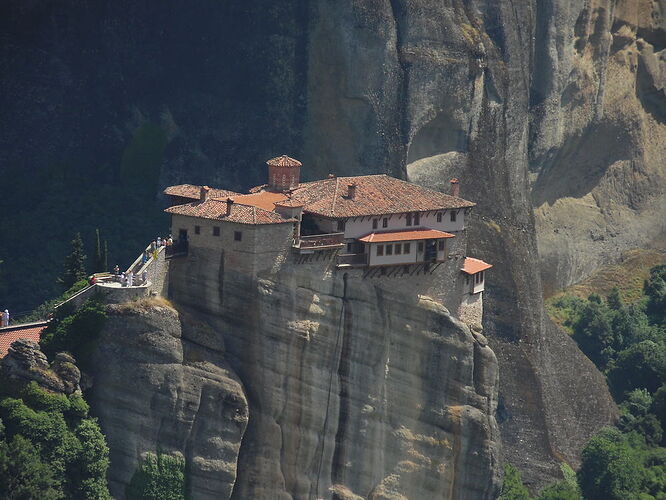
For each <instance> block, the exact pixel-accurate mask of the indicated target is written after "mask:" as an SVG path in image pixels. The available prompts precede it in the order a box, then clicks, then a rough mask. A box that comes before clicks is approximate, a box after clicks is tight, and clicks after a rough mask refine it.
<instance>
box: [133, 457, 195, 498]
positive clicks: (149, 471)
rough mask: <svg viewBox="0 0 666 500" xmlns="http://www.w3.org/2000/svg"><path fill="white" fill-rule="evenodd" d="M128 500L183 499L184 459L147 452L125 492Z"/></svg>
mask: <svg viewBox="0 0 666 500" xmlns="http://www.w3.org/2000/svg"><path fill="white" fill-rule="evenodd" d="M125 493H126V496H127V499H128V500H184V499H185V460H184V459H182V458H180V457H175V456H172V455H166V454H164V453H161V452H159V451H158V452H157V455H155V454H153V453H148V455H147V456H146V458H145V460H144V461H143V463H141V464H140V465H139V468H138V469H137V470H136V472H135V473H134V476H132V480H131V482H130V484H129V485H128V487H127V491H126V492H125Z"/></svg>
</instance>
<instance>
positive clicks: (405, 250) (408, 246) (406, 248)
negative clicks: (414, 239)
mask: <svg viewBox="0 0 666 500" xmlns="http://www.w3.org/2000/svg"><path fill="white" fill-rule="evenodd" d="M409 252H411V244H410V243H405V244H404V245H403V246H402V253H409Z"/></svg>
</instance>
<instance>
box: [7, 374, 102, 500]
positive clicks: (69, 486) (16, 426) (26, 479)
mask: <svg viewBox="0 0 666 500" xmlns="http://www.w3.org/2000/svg"><path fill="white" fill-rule="evenodd" d="M108 466H109V460H108V448H107V446H106V442H105V440H104V436H103V435H102V433H101V432H100V430H99V426H98V424H97V421H96V420H95V419H92V418H90V417H89V416H88V405H87V404H86V403H85V401H84V400H83V398H81V396H79V395H74V394H73V395H71V396H69V397H67V396H64V395H60V394H51V393H49V392H47V391H45V390H44V389H41V388H40V387H39V386H38V385H37V384H36V383H35V382H31V383H29V384H27V385H25V386H23V387H20V388H19V387H16V386H12V387H2V388H0V498H6V499H17V500H18V499H31V498H39V499H49V500H50V499H61V498H82V499H96V500H97V499H110V498H111V496H110V495H109V491H108V487H107V481H106V471H107V469H108Z"/></svg>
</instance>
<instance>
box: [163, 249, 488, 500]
mask: <svg viewBox="0 0 666 500" xmlns="http://www.w3.org/2000/svg"><path fill="white" fill-rule="evenodd" d="M218 252H219V250H218ZM191 257H192V258H191V259H182V260H174V261H172V265H171V271H170V289H171V290H172V292H173V294H174V300H175V301H176V302H177V303H178V304H179V307H184V308H185V309H186V310H188V311H189V312H190V313H191V314H193V315H196V316H197V317H198V318H200V319H202V320H205V321H206V322H208V323H209V324H210V325H211V326H212V327H213V330H215V331H217V332H220V334H222V335H223V337H224V343H225V349H226V356H227V359H228V360H229V362H230V364H231V365H232V366H233V368H234V370H235V372H236V373H237V374H238V376H239V378H240V379H241V380H242V382H243V386H244V388H245V391H246V394H247V399H248V404H249V425H248V428H247V431H246V433H245V435H244V437H243V443H242V446H241V449H240V456H239V464H238V478H237V482H236V485H235V487H234V491H233V495H232V498H234V499H246V498H271V499H274V498H275V499H277V498H285V499H286V498H293V499H313V498H341V499H342V498H368V499H377V500H378V499H398V498H431V499H449V498H451V499H452V498H459V499H475V500H476V499H484V498H488V499H489V498H494V496H495V494H496V493H497V491H498V486H499V480H500V467H499V460H500V439H499V430H498V427H497V423H496V421H495V409H496V404H497V384H498V368H497V361H496V358H495V355H494V353H493V352H492V350H491V349H490V348H489V347H488V345H487V342H486V340H485V339H484V337H483V336H482V335H480V334H472V333H471V332H470V330H469V328H468V327H467V326H466V325H464V324H462V323H460V322H459V321H458V320H457V319H455V318H454V317H452V316H451V315H450V314H449V312H448V310H447V309H446V308H444V306H442V305H441V304H439V303H438V302H436V301H434V300H432V299H430V298H428V297H425V296H419V294H418V293H417V292H416V290H417V289H418V288H416V287H414V284H413V283H412V284H411V285H410V284H409V283H410V281H409V279H408V278H405V279H404V280H402V281H401V280H400V279H399V278H398V279H395V280H390V279H389V280H384V279H376V280H375V279H365V280H364V279H362V277H361V275H362V273H360V274H357V275H352V273H351V272H350V273H349V275H348V276H345V275H344V274H343V273H342V272H340V271H335V270H334V261H330V260H329V261H328V262H327V261H326V260H325V259H317V260H314V259H313V262H310V263H301V264H296V263H294V257H293V256H292V255H291V254H289V253H288V254H287V255H286V256H285V258H284V259H276V260H275V261H274V260H273V259H271V262H275V264H274V266H272V268H271V267H269V268H268V269H267V270H265V271H262V272H261V273H260V277H259V279H258V280H251V279H248V278H247V276H246V275H244V274H241V273H238V272H236V271H235V270H234V269H233V268H232V267H231V266H228V265H225V266H224V268H223V269H222V267H221V268H220V270H219V272H218V269H216V268H214V267H211V268H209V269H208V270H207V272H206V273H204V274H199V273H197V272H196V269H197V266H200V265H202V263H203V262H209V263H213V262H220V257H219V255H217V254H216V253H215V252H213V251H211V252H208V253H206V252H204V251H203V250H201V251H200V252H199V253H197V254H196V255H194V256H191ZM329 259H330V257H329ZM267 262H268V261H267ZM191 276H196V279H189V277H191Z"/></svg>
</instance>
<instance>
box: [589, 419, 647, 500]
mask: <svg viewBox="0 0 666 500" xmlns="http://www.w3.org/2000/svg"><path fill="white" fill-rule="evenodd" d="M581 458H582V463H581V467H580V470H579V471H578V482H579V484H580V488H581V491H582V493H583V496H584V497H585V499H586V500H625V499H627V498H636V497H638V494H639V493H640V492H641V491H642V486H643V483H644V482H645V479H646V478H645V468H644V467H643V464H642V460H641V457H640V456H639V454H638V452H637V451H636V450H634V449H633V448H632V447H631V445H630V444H629V443H628V442H627V440H626V438H625V437H624V436H623V435H622V434H621V433H620V431H619V430H617V429H613V428H606V429H602V431H601V432H600V433H599V434H597V435H596V436H594V437H593V438H592V439H590V441H589V442H588V443H587V445H586V446H585V449H584V450H583V453H582V457H581Z"/></svg>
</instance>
